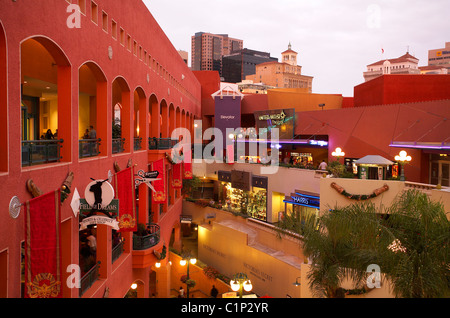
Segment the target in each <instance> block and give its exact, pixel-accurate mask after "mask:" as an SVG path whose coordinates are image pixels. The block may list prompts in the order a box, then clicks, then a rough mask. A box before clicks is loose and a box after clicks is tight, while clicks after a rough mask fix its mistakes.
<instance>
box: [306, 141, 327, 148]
mask: <svg viewBox="0 0 450 318" xmlns="http://www.w3.org/2000/svg"><path fill="white" fill-rule="evenodd" d="M309 144H310V145H314V146H321V147H326V146H328V141H324V140H310V141H309Z"/></svg>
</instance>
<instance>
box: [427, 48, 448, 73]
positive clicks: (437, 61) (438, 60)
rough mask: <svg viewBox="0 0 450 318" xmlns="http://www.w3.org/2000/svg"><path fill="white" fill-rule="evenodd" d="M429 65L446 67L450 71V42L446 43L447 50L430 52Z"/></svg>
mask: <svg viewBox="0 0 450 318" xmlns="http://www.w3.org/2000/svg"><path fill="white" fill-rule="evenodd" d="M428 65H429V66H431V65H434V66H439V67H445V68H446V69H448V70H450V42H446V43H445V48H442V49H433V50H429V51H428Z"/></svg>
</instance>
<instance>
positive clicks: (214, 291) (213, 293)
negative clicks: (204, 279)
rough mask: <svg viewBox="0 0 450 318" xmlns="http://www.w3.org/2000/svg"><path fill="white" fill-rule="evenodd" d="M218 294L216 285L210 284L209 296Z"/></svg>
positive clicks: (214, 296) (215, 296) (213, 296)
mask: <svg viewBox="0 0 450 318" xmlns="http://www.w3.org/2000/svg"><path fill="white" fill-rule="evenodd" d="M218 294H219V291H218V290H217V288H216V286H214V285H212V288H211V293H210V295H211V297H212V298H217V295H218Z"/></svg>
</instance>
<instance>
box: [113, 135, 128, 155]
mask: <svg viewBox="0 0 450 318" xmlns="http://www.w3.org/2000/svg"><path fill="white" fill-rule="evenodd" d="M124 144H125V138H115V139H113V140H112V153H121V152H123V151H124V150H125V148H124V147H123V145H124Z"/></svg>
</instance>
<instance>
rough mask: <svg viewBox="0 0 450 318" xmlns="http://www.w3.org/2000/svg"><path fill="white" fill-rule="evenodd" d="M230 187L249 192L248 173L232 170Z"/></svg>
mask: <svg viewBox="0 0 450 318" xmlns="http://www.w3.org/2000/svg"><path fill="white" fill-rule="evenodd" d="M231 186H232V187H233V188H235V189H241V190H244V191H250V172H247V171H238V170H232V171H231Z"/></svg>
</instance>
